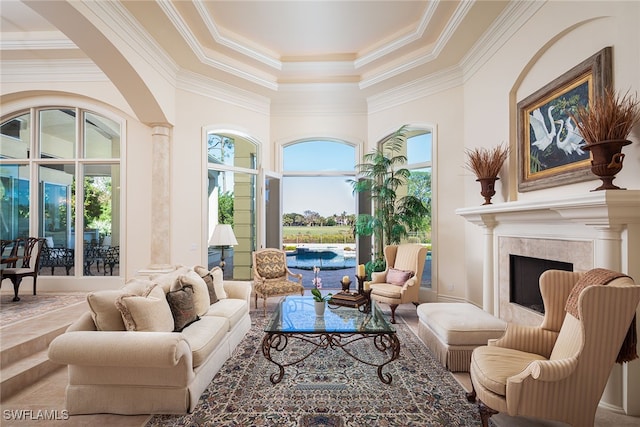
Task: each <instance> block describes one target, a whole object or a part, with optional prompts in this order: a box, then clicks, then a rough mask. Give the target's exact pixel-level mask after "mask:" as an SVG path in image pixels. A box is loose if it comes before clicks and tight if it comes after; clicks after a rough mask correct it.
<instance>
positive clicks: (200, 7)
mask: <svg viewBox="0 0 640 427" xmlns="http://www.w3.org/2000/svg"><path fill="white" fill-rule="evenodd" d="M193 6H194V7H195V8H196V10H197V11H198V14H199V15H200V18H201V19H202V21H203V22H204V24H205V26H206V27H207V30H208V31H209V34H210V35H211V37H213V39H214V40H215V41H216V43H218V44H220V45H222V46H225V47H228V48H229V49H232V50H235V51H236V52H238V53H241V54H243V55H245V56H248V57H249V58H253V59H255V60H256V61H259V62H262V63H263V64H265V65H268V66H269V67H271V68H274V69H276V70H281V69H282V62H281V61H280V60H278V59H277V58H276V55H274V54H265V53H261V52H258V51H256V50H254V49H250V48H249V47H247V46H244V45H243V44H241V43H238V42H236V41H234V40H232V39H230V38H228V37H225V36H223V35H222V33H220V31H218V26H217V25H216V23H215V21H214V20H213V18H212V17H211V16H210V15H209V13H208V12H207V9H206V7H205V6H204V4H203V2H202V0H194V1H193ZM170 7H172V8H173V5H171V6H170ZM174 9H175V8H174ZM176 13H177V11H176ZM182 25H185V24H184V22H182Z"/></svg>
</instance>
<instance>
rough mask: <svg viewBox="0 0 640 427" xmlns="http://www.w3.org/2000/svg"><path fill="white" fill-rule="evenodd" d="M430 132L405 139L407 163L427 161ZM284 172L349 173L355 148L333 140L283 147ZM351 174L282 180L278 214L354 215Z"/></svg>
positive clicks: (430, 141)
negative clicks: (343, 213)
mask: <svg viewBox="0 0 640 427" xmlns="http://www.w3.org/2000/svg"><path fill="white" fill-rule="evenodd" d="M431 143H432V135H431V133H425V134H423V135H418V136H415V137H412V138H409V139H408V140H407V157H408V159H409V162H410V163H416V162H417V163H419V162H425V161H430V160H431ZM283 153H284V154H283V171H284V173H285V174H286V173H288V172H296V171H305V172H325V173H328V172H334V173H340V172H343V173H346V172H351V173H353V171H354V169H355V165H356V163H358V162H359V161H360V160H357V159H356V149H355V147H353V146H350V145H347V144H344V143H340V142H335V141H305V142H304V143H299V144H293V145H289V146H286V147H285V148H284V150H283ZM349 178H354V176H353V175H351V176H347V175H342V176H333V177H291V176H285V177H283V180H282V195H283V196H282V197H283V200H282V209H283V210H282V213H299V214H303V213H304V211H306V210H311V211H315V212H318V213H319V214H320V215H322V216H323V217H328V216H331V215H333V214H338V215H339V214H341V213H342V212H346V213H347V214H353V213H355V196H354V194H353V190H352V187H351V185H350V184H348V183H347V182H346V180H347V179H349Z"/></svg>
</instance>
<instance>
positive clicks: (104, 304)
mask: <svg viewBox="0 0 640 427" xmlns="http://www.w3.org/2000/svg"><path fill="white" fill-rule="evenodd" d="M124 294H125V292H124V291H123V290H122V289H109V290H104V291H97V292H89V293H88V294H87V303H88V304H89V310H90V311H91V318H92V319H93V323H95V324H96V329H97V330H98V331H126V330H127V329H126V328H125V327H124V322H123V321H122V315H121V314H120V311H119V310H118V308H117V307H116V300H117V299H118V298H119V297H121V296H122V295H124Z"/></svg>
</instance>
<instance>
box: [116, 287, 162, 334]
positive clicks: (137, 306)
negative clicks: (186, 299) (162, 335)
mask: <svg viewBox="0 0 640 427" xmlns="http://www.w3.org/2000/svg"><path fill="white" fill-rule="evenodd" d="M116 307H118V310H120V313H121V314H122V320H123V321H124V325H125V327H126V328H127V330H128V331H148V332H171V331H173V328H174V325H173V315H172V314H171V309H170V308H169V303H168V302H167V298H166V296H165V294H164V291H163V290H162V288H161V287H160V286H158V285H156V284H154V285H152V286H150V287H149V289H148V290H147V292H145V293H144V294H143V295H140V296H138V295H122V296H120V297H118V298H117V299H116Z"/></svg>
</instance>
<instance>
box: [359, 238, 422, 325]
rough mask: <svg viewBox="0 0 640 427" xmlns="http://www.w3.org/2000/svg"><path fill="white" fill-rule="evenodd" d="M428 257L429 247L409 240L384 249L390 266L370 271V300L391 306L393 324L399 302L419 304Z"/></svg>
mask: <svg viewBox="0 0 640 427" xmlns="http://www.w3.org/2000/svg"><path fill="white" fill-rule="evenodd" d="M426 257H427V248H426V247H425V246H422V245H419V244H413V243H406V244H401V245H389V246H387V247H385V248H384V258H385V261H386V263H387V268H386V269H385V270H384V271H381V272H374V273H372V274H371V299H374V300H376V301H378V302H381V303H385V304H389V305H390V306H391V323H396V308H397V307H398V305H399V304H404V303H411V302H412V303H414V304H415V305H417V304H418V296H419V294H420V279H421V277H422V269H423V268H424V261H425V259H426Z"/></svg>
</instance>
